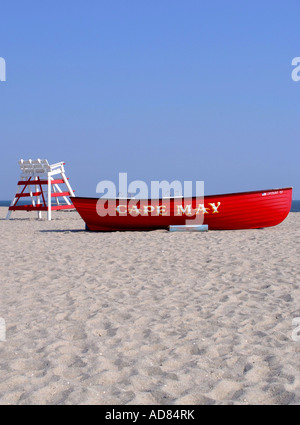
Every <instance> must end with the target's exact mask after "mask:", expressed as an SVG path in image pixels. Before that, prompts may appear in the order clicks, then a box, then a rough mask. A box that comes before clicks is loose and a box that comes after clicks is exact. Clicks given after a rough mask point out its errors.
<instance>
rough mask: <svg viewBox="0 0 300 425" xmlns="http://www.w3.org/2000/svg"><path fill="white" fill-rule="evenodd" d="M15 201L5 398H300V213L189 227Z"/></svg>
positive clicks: (7, 233) (7, 260) (1, 306)
mask: <svg viewBox="0 0 300 425" xmlns="http://www.w3.org/2000/svg"><path fill="white" fill-rule="evenodd" d="M6 211H7V209H6V208H0V218H1V220H0V227H1V248H0V249H1V256H0V271H1V289H0V291H1V300H0V317H1V318H3V319H4V320H5V323H6V340H5V341H0V404H300V360H299V359H300V357H299V353H300V341H295V340H293V338H292V331H293V329H294V328H293V326H292V320H293V318H295V317H300V304H299V300H300V282H299V277H300V261H299V255H300V238H299V236H300V230H299V229H300V213H290V215H289V216H288V218H287V219H286V220H285V221H284V222H283V223H282V224H280V225H279V226H277V227H273V228H268V229H261V230H240V231H223V232H217V231H215V232H206V233H200V234H195V233H189V234H187V233H169V232H167V231H154V232H132V233H131V232H116V233H92V232H85V231H84V223H83V221H82V220H81V219H80V217H79V216H78V214H77V213H76V212H74V211H73V212H66V211H65V212H57V213H54V214H53V216H54V220H53V221H51V222H48V221H46V220H45V219H43V220H36V219H35V214H34V213H28V214H27V213H23V212H18V213H15V214H14V215H13V219H12V220H10V221H5V220H4V217H5V214H6ZM299 334H300V332H299Z"/></svg>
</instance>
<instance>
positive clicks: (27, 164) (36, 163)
mask: <svg viewBox="0 0 300 425" xmlns="http://www.w3.org/2000/svg"><path fill="white" fill-rule="evenodd" d="M63 164H64V163H63V162H58V163H57V164H53V165H50V164H49V163H48V161H47V159H39V158H38V159H34V160H32V159H27V160H25V159H21V160H20V161H19V165H20V168H21V171H22V175H23V176H25V177H27V176H28V177H30V176H38V175H42V174H48V173H50V172H51V171H54V170H57V172H59V171H61V170H62V169H63Z"/></svg>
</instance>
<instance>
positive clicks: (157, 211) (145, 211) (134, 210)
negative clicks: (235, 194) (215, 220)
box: [116, 202, 221, 217]
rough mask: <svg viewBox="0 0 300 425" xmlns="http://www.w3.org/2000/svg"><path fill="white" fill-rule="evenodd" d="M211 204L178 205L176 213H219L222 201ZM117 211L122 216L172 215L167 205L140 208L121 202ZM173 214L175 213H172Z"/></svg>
mask: <svg viewBox="0 0 300 425" xmlns="http://www.w3.org/2000/svg"><path fill="white" fill-rule="evenodd" d="M208 205H210V207H209V206H204V204H198V206H197V207H196V208H192V205H191V204H188V205H184V206H183V205H181V204H180V205H176V206H175V208H174V215H176V216H181V215H186V216H188V217H191V216H194V215H199V214H218V213H219V207H220V205H221V202H217V203H215V202H210V203H209V204H208ZM116 212H117V213H118V215H120V216H124V215H125V216H126V215H127V214H130V215H131V216H134V217H136V216H138V215H141V216H148V215H151V216H152V217H153V216H159V215H162V216H170V215H171V214H170V210H169V208H168V207H167V206H166V205H157V206H154V205H143V206H141V207H140V208H138V207H137V205H133V206H127V205H123V204H120V205H118V206H117V207H116ZM172 215H173V214H172Z"/></svg>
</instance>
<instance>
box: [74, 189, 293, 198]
mask: <svg viewBox="0 0 300 425" xmlns="http://www.w3.org/2000/svg"><path fill="white" fill-rule="evenodd" d="M292 189H293V186H289V187H279V188H274V189H261V190H251V191H248V192H232V193H218V194H216V195H214V194H213V195H203V196H200V198H201V197H203V198H204V199H205V198H212V197H216V196H235V195H237V196H239V195H251V194H255V193H265V192H278V191H279V190H292ZM73 198H76V199H93V200H96V199H105V200H115V201H117V200H118V201H131V200H137V201H156V200H157V201H163V200H176V199H178V200H179V199H184V196H182V197H170V198H142V199H141V198H102V197H99V198H98V197H95V196H70V199H73ZM187 198H196V196H188V197H187Z"/></svg>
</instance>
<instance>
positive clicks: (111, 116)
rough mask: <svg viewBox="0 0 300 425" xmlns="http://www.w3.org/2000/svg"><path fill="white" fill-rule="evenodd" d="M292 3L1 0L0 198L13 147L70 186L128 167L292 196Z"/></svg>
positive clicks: (14, 169) (295, 122)
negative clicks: (57, 171) (59, 173)
mask: <svg viewBox="0 0 300 425" xmlns="http://www.w3.org/2000/svg"><path fill="white" fill-rule="evenodd" d="M299 16H300V2H299V1H285V2H284V1H276V0H275V1H272V2H269V1H256V0H253V1H251V2H250V1H249V2H246V3H245V2H241V1H233V0H228V1H226V2H225V1H223V0H222V1H214V2H207V1H200V0H197V1H196V0H186V1H178V0H161V1H158V0H152V1H150V0H148V1H143V0H139V1H136V0H122V1H121V0H110V1H108V0H107V1H102V0H97V1H90V0H85V1H76V0H73V1H69V0H64V1H59V2H58V1H56V0H52V1H43V2H41V1H30V0H29V1H26V2H24V1H21V0H20V1H13V0H12V1H10V2H3V3H2V4H1V25H0V57H3V58H4V59H5V61H6V68H7V69H6V78H7V81H6V82H0V142H1V150H2V161H1V168H0V178H1V180H0V181H1V183H0V199H11V197H12V196H13V195H14V193H15V189H16V187H15V186H16V181H17V179H18V176H19V169H18V163H17V161H18V160H19V159H20V158H25V159H27V158H33V159H34V158H47V159H48V160H49V162H50V163H55V162H58V161H65V162H66V170H67V175H68V176H69V177H70V182H71V184H72V186H73V188H74V189H75V191H76V194H77V195H78V196H97V195H96V185H97V183H98V182H99V181H100V180H107V179H109V180H112V181H114V182H116V183H117V181H118V173H119V172H127V173H128V180H129V181H132V180H135V179H138V180H145V181H146V182H148V183H149V182H150V180H168V181H170V182H171V181H172V180H175V179H177V180H181V181H183V180H193V181H195V180H204V182H205V193H206V194H213V193H226V192H235V191H244V190H256V189H268V188H276V187H284V186H294V194H293V198H294V199H300V184H299V177H300V172H299V170H300V167H299V159H300V147H299V145H300V143H299V138H300V136H299V134H300V120H299V118H300V81H299V82H294V81H293V80H292V78H291V72H292V69H293V68H292V66H291V62H292V59H293V58H294V57H296V56H300V44H299Z"/></svg>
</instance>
